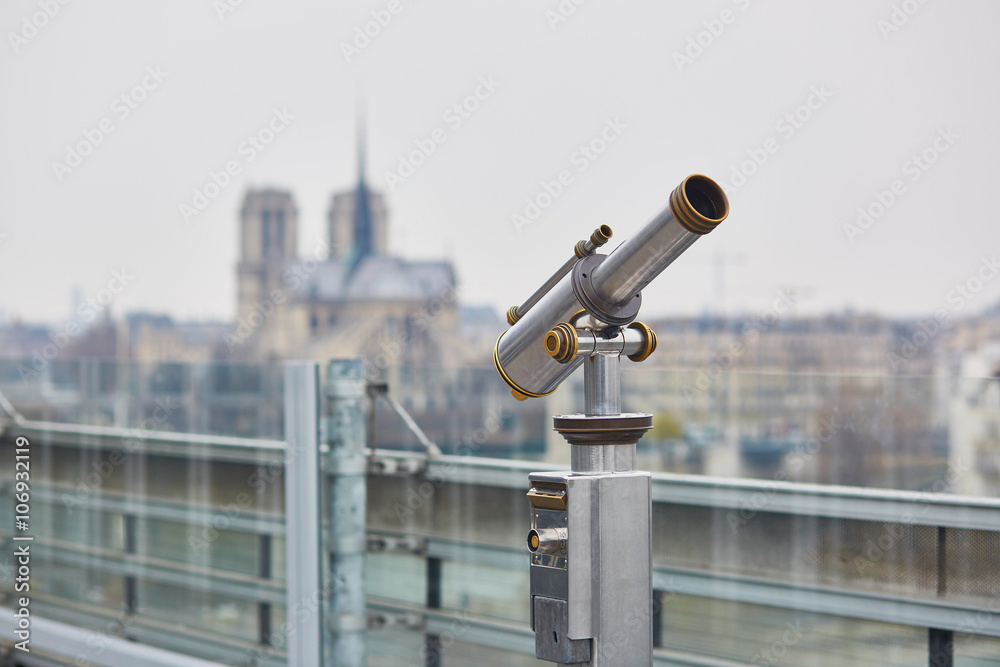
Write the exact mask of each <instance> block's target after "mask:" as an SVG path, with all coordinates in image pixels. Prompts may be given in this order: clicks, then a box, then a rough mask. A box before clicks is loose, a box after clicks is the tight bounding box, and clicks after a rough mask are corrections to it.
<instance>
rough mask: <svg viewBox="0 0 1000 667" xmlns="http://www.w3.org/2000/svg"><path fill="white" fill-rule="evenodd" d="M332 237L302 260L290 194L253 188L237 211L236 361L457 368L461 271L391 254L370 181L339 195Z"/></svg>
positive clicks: (361, 168)
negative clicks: (357, 361) (349, 361)
mask: <svg viewBox="0 0 1000 667" xmlns="http://www.w3.org/2000/svg"><path fill="white" fill-rule="evenodd" d="M327 222H328V225H327V238H326V239H325V240H324V241H320V242H316V243H313V244H311V245H310V250H309V251H307V253H306V255H305V256H299V254H298V247H299V244H298V210H297V208H296V206H295V202H294V199H293V197H292V194H291V193H290V192H287V191H280V190H275V189H270V188H268V189H257V190H250V191H248V192H247V193H246V196H245V197H244V201H243V206H242V208H241V211H240V239H241V240H240V259H239V264H238V266H237V280H238V288H237V312H238V316H237V321H236V323H235V324H234V326H233V329H232V330H231V331H230V332H229V333H227V334H226V335H225V337H224V338H225V343H226V346H227V347H228V350H229V352H230V353H231V355H233V356H234V357H235V358H239V359H243V360H273V359H289V358H307V359H326V358H332V357H345V356H358V357H365V358H367V359H368V360H369V362H371V363H372V364H373V365H374V366H375V367H377V368H379V369H387V368H390V367H397V366H407V365H409V366H424V367H434V366H441V365H443V364H446V363H455V355H453V354H447V355H446V354H444V350H446V349H449V348H452V349H454V348H455V347H456V345H458V319H459V318H458V312H459V309H458V299H457V294H456V282H455V272H454V269H453V267H452V265H451V264H450V263H449V262H445V261H430V262H426V261H410V260H406V259H403V258H400V257H393V256H391V255H390V254H389V252H388V211H387V208H386V205H385V201H384V199H383V197H382V195H381V194H379V193H377V192H375V191H373V190H372V189H371V188H370V187H369V186H368V183H367V181H366V179H365V161H364V148H363V146H362V147H361V148H360V149H359V158H358V182H357V184H356V185H355V187H354V188H352V189H351V190H349V191H346V192H341V193H337V194H335V195H334V196H333V198H332V200H331V202H330V209H329V213H328V215H327Z"/></svg>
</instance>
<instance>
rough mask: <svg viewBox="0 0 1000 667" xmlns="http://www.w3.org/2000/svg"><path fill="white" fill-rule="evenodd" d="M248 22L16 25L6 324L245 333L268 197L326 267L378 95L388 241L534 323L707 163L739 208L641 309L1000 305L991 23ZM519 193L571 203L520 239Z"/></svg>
mask: <svg viewBox="0 0 1000 667" xmlns="http://www.w3.org/2000/svg"><path fill="white" fill-rule="evenodd" d="M238 1H239V0H218V1H217V2H215V3H213V2H212V1H211V0H199V1H194V0H185V1H181V2H170V3H167V2H152V1H147V2H124V1H120V2H110V1H102V0H75V1H74V2H69V3H68V4H67V5H65V6H63V5H61V4H59V3H58V2H57V0H41V1H39V0H35V1H34V2H32V1H24V2H22V1H14V0H6V1H5V2H3V3H2V4H0V27H2V32H3V34H4V43H3V45H2V46H0V90H2V102H0V309H2V310H3V311H5V312H6V314H7V317H8V318H20V319H25V320H29V321H46V322H51V323H59V322H61V321H65V320H66V319H68V318H69V316H70V313H71V307H72V301H71V295H72V292H73V290H74V288H78V289H79V290H80V293H81V294H82V296H84V297H87V296H88V295H94V294H96V293H98V291H99V290H101V289H102V288H105V287H107V286H108V285H109V282H110V281H111V280H112V277H113V272H114V271H119V272H120V271H121V270H122V269H124V270H125V271H126V275H127V276H130V277H129V278H128V280H127V281H126V282H127V283H128V284H127V286H126V287H125V289H124V290H122V291H121V293H120V294H119V295H117V296H116V297H115V301H114V304H113V308H114V311H115V312H116V313H118V314H121V313H123V312H125V311H128V310H136V309H144V310H152V311H156V312H166V313H169V314H172V315H174V316H177V317H181V318H201V319H205V318H208V319H223V318H229V317H231V316H232V315H233V314H234V310H235V308H234V301H235V281H234V270H235V263H236V260H237V238H238V237H237V220H238V209H239V205H240V202H241V199H242V197H243V194H244V192H245V190H246V188H247V187H250V186H263V185H271V186H276V187H279V188H287V189H289V190H291V191H292V192H293V193H294V197H295V200H296V202H297V204H298V207H299V209H300V233H299V241H300V246H301V251H302V253H303V254H306V253H311V252H312V251H313V250H312V249H313V248H315V247H316V246H317V245H322V244H323V243H324V239H323V235H324V224H323V221H324V218H325V215H326V210H327V207H328V202H329V198H330V195H331V194H332V193H333V192H335V191H338V190H341V189H344V188H347V187H349V186H350V185H351V184H352V183H353V182H354V179H355V158H354V140H355V136H354V134H355V133H354V120H355V106H356V98H357V91H358V90H360V89H361V88H362V87H363V88H364V89H365V90H366V91H367V94H366V97H367V108H368V126H369V146H370V157H369V166H368V177H369V180H370V182H371V183H372V184H373V185H374V186H375V187H377V188H380V189H382V190H383V191H385V192H386V195H387V198H388V203H389V206H390V210H391V220H390V225H391V228H390V239H391V240H390V245H391V249H392V250H393V251H394V252H395V253H398V254H400V255H402V256H404V257H408V258H417V259H437V258H449V259H451V260H452V261H453V262H454V263H455V266H456V269H457V273H458V278H459V281H460V284H461V287H462V295H463V299H464V301H465V302H466V303H469V304H490V305H493V306H495V307H497V308H498V309H506V307H508V306H509V305H512V304H513V303H515V302H519V301H521V300H522V299H523V298H524V297H526V296H527V295H528V294H529V293H530V292H531V291H532V290H533V289H534V287H535V286H536V285H537V284H538V283H540V282H541V281H542V280H543V279H544V278H545V277H546V276H547V275H548V274H549V273H550V272H551V271H552V270H553V269H554V268H556V267H557V266H558V265H559V264H561V263H562V261H563V260H564V259H565V258H566V257H568V256H569V253H570V252H571V250H572V246H573V244H574V243H575V242H576V241H577V240H578V239H580V238H583V237H586V236H587V235H589V233H590V231H591V230H592V229H593V228H594V227H595V226H597V225H599V224H601V223H607V224H610V225H611V226H612V227H613V228H614V229H615V232H616V233H615V239H614V240H613V241H612V243H615V242H617V241H620V240H621V239H622V238H624V237H626V236H627V235H628V234H629V233H630V232H631V231H633V230H635V229H637V228H638V227H639V226H640V225H642V224H643V223H644V222H645V221H646V219H648V218H649V217H650V216H651V215H652V214H654V213H655V212H656V211H657V210H659V209H660V208H661V207H662V206H663V205H664V204H665V203H666V202H667V198H668V196H669V193H670V191H671V190H672V189H673V188H674V187H675V186H676V185H677V184H678V183H679V182H680V181H681V180H682V179H683V178H684V177H685V176H687V175H688V174H691V173H704V174H706V175H708V176H711V177H713V178H715V179H716V180H718V181H720V182H723V183H725V184H726V187H727V189H728V190H729V192H730V194H731V208H732V210H731V214H730V217H729V219H728V220H727V221H726V222H725V223H723V224H722V225H721V226H720V227H719V228H718V229H716V231H714V232H713V233H712V234H710V235H709V236H707V237H706V238H704V239H701V240H699V242H698V243H697V244H696V245H695V246H694V247H692V248H691V250H689V251H688V252H687V253H686V254H685V255H684V256H683V257H682V258H681V259H679V260H678V261H677V262H676V264H675V265H673V266H672V267H671V268H670V269H668V271H667V272H665V273H664V274H663V275H662V276H661V277H660V279H659V280H658V281H657V282H655V283H654V284H653V285H652V286H650V287H649V288H647V290H646V292H645V296H644V304H645V313H646V314H647V317H648V316H651V315H668V314H695V313H701V312H703V311H705V310H706V309H709V310H719V309H720V307H724V308H725V310H726V311H728V312H730V313H733V312H748V313H752V312H754V311H756V310H759V309H761V308H764V307H765V306H766V305H767V304H768V303H770V302H771V301H772V300H773V299H774V298H775V292H776V291H777V290H779V289H782V288H791V289H794V290H795V291H796V294H797V295H798V297H797V298H798V303H799V305H798V312H800V313H803V314H806V313H817V312H823V311H828V310H841V309H843V308H845V307H852V308H854V309H857V310H864V311H877V312H881V313H885V314H891V315H911V314H923V313H929V312H932V311H934V310H936V309H947V310H949V311H950V312H958V311H959V307H958V302H959V299H958V298H956V297H955V294H954V293H953V294H952V295H951V298H949V291H950V290H953V289H954V288H955V287H956V285H957V284H959V283H963V284H964V283H966V281H969V280H970V279H971V283H970V284H969V286H968V288H969V290H970V291H969V298H968V299H965V300H964V303H963V304H962V307H961V309H960V314H965V313H969V312H975V311H978V310H982V309H983V308H985V307H988V306H991V305H993V304H994V303H996V301H997V300H998V299H1000V278H997V279H995V280H992V281H991V280H989V278H991V277H992V273H993V272H994V270H993V269H990V268H989V262H990V261H991V258H992V257H993V256H994V254H995V253H1000V232H998V229H997V216H996V213H995V212H994V211H995V210H996V204H995V203H994V202H993V201H992V197H993V195H994V193H996V192H997V191H998V187H997V183H998V182H1000V122H998V118H1000V86H998V83H1000V40H998V39H997V38H996V27H997V25H1000V3H997V2H995V1H990V0H966V1H955V2H947V3H945V2H926V3H925V4H920V3H918V2H917V0H907V1H906V2H902V3H900V2H899V0H895V2H896V6H895V8H894V0H844V1H841V2H824V3H814V2H808V3H806V2H793V1H792V0H716V1H714V2H698V3H695V2H689V3H683V4H682V3H678V2H669V3H666V2H653V1H648V2H611V1H610V0H589V1H588V2H584V3H583V4H582V5H581V6H579V7H577V6H575V5H573V4H572V2H571V0H563V2H562V4H561V5H560V3H559V2H558V1H557V0H549V1H545V0H542V1H541V2H522V1H517V0H508V1H506V2H491V3H487V2H468V1H465V2H458V1H455V2H431V1H430V0H398V4H397V2H396V1H393V2H390V1H389V0H379V1H365V2H301V1H299V2H294V1H288V0H285V1H282V2H277V1H271V2H265V1H264V0H242V3H240V4H238V5H237V2H238ZM49 4H51V6H50V7H49V9H48V11H49V12H50V13H53V14H54V16H52V17H48V16H46V15H45V13H44V12H45V9H44V8H45V7H46V6H48V5H49ZM230 4H232V5H236V6H230ZM560 6H562V7H563V10H564V11H565V12H566V13H567V14H569V16H562V15H561V14H559V13H558V12H559V11H560V9H559V8H560ZM570 8H572V9H574V10H575V11H573V12H572V13H571V14H570V13H569V12H568V11H567V10H568V9H570ZM228 10H231V11H228ZM392 10H397V11H396V13H392ZM907 10H908V11H909V12H910V13H909V14H907V13H906V11H907ZM373 12H374V13H375V14H373ZM376 19H381V21H382V22H383V23H385V25H384V26H378V29H377V30H376V25H374V24H372V25H369V26H368V30H369V32H372V33H377V34H376V36H374V37H372V38H370V39H368V40H367V41H366V40H365V39H361V38H359V37H358V33H357V29H358V28H360V29H361V30H362V31H363V30H365V25H366V23H368V22H370V21H374V20H376ZM557 19H558V20H557ZM562 19H565V20H562ZM37 25H41V27H40V28H38V27H36V26H37ZM699 42H700V44H699ZM345 45H349V47H350V48H348V47H347V46H345ZM483 81H486V82H489V85H486V84H483V83H482V82H483ZM137 86H138V87H139V88H138V89H137V88H136V87H137ZM477 93H478V95H479V97H480V98H481V99H478V100H476V99H469V100H466V98H468V97H469V96H470V95H471V96H475V95H476V94H477ZM123 95H124V96H125V97H124V98H123V97H122V96H123ZM140 98H141V99H140ZM464 100H465V104H466V105H468V107H478V108H475V109H474V110H472V111H468V112H466V111H463V112H462V114H461V115H460V114H459V113H458V112H456V111H454V110H453V111H451V112H449V109H452V108H453V106H454V105H455V104H462V103H463V101H464ZM810 107H811V108H810ZM276 112H277V116H276V115H275V114H276ZM789 114H790V116H789ZM269 126H270V127H269ZM102 127H103V128H104V129H103V130H102ZM109 128H110V130H111V131H110V132H107V131H106V130H107V129H109ZM265 129H267V130H269V131H270V133H269V132H268V131H265ZM435 131H436V132H435ZM602 134H603V135H604V136H603V138H602ZM250 135H260V137H261V138H262V139H267V138H268V137H271V139H272V140H271V142H270V143H268V144H267V145H263V144H262V143H261V144H259V149H258V148H257V147H254V146H253V145H252V144H250V143H244V142H246V141H247V138H248V136H250ZM88 136H89V137H90V139H88ZM435 138H436V139H437V141H435ZM442 138H443V141H441V140H442ZM97 139H99V141H96V140H97ZM92 140H94V141H92ZM81 142H83V143H84V144H85V145H84V146H83V148H82V150H81V151H79V152H87V153H89V154H87V155H81V156H80V157H79V159H75V158H73V157H72V156H68V155H67V153H68V147H77V146H79V145H80V143H81ZM428 142H430V143H431V144H433V145H434V151H433V153H431V154H430V155H429V156H427V157H424V158H423V159H422V160H421V159H420V158H421V157H423V156H417V161H420V162H422V164H420V165H419V166H418V167H416V169H415V170H414V171H413V173H412V174H409V175H406V174H407V173H408V172H406V171H405V170H404V171H403V172H402V173H403V176H401V177H400V178H396V177H389V176H387V174H388V173H394V174H395V175H396V176H400V174H401V172H400V160H401V158H403V159H408V158H407V157H406V156H409V155H410V154H411V152H412V151H414V150H417V145H418V143H419V144H422V145H423V146H424V147H425V149H426V148H427V147H428ZM592 142H593V146H594V150H595V151H596V150H599V149H603V152H601V153H600V154H597V153H596V152H594V153H591V154H590V155H591V156H592V158H593V159H591V157H587V156H586V155H584V154H583V153H582V152H580V147H581V146H587V145H591V144H592ZM88 143H94V144H96V145H94V146H93V147H92V150H91V147H90V146H88V145H86V144H88ZM425 152H427V151H426V150H425ZM921 155H924V158H926V160H927V162H924V161H923V160H924V158H920V156H921ZM914 156H917V157H918V159H920V162H919V163H918V162H917V161H914V160H913V157H914ZM754 157H756V161H757V162H758V163H762V164H760V165H759V166H758V165H757V164H755V163H753V162H746V161H747V160H751V159H753V158H754ZM227 162H232V164H233V165H235V167H236V169H234V171H237V170H238V173H237V174H236V175H235V176H233V177H232V180H231V182H230V183H229V184H228V185H227V186H226V187H223V188H221V189H220V190H219V191H218V192H215V191H214V189H213V188H209V193H210V194H213V195H214V197H211V198H207V199H206V200H205V201H200V200H199V201H198V202H196V201H195V200H196V196H195V189H198V190H200V191H202V192H203V193H204V191H205V186H206V184H208V183H211V174H212V172H219V171H222V170H224V169H225V167H226V164H227ZM74 164H75V165H76V166H73V165H74ZM741 167H742V171H743V172H744V174H750V175H749V177H747V178H745V180H744V179H743V178H740V177H739V171H737V172H735V174H734V168H735V169H737V170H739V169H741ZM563 171H565V172H566V173H564V174H563V177H564V181H565V183H566V184H565V185H562V186H561V191H558V189H557V188H555V187H554V186H552V185H550V186H549V189H550V190H552V191H553V192H556V193H557V194H556V196H554V197H551V198H548V199H547V197H546V195H547V194H548V193H546V189H545V186H544V185H543V183H545V182H552V181H558V178H559V175H560V172H563ZM221 180H223V181H224V180H225V179H224V178H223V179H221ZM896 181H898V182H896ZM894 182H895V183H894ZM893 189H895V192H893ZM880 199H881V200H882V201H881V202H880V201H879V200H880ZM526 200H533V201H535V202H536V204H543V205H547V206H544V207H542V206H540V209H539V212H538V215H537V216H536V217H535V218H534V219H533V220H531V221H530V224H526V225H525V224H522V225H521V226H520V229H518V228H517V225H515V223H514V222H513V220H514V218H513V216H515V215H521V216H525V219H526V220H527V218H528V216H527V213H534V211H532V210H531V209H530V207H528V205H527V203H526ZM196 203H197V204H201V205H203V206H204V209H203V210H200V211H197V213H196V214H194V215H191V214H190V211H188V215H187V217H188V219H189V222H188V223H187V224H186V223H185V220H184V217H185V216H184V213H183V212H182V210H181V207H182V205H187V206H192V207H193V208H194V210H197V208H196V206H195V204H196ZM859 208H862V209H870V211H871V212H872V213H873V216H872V218H871V221H870V222H868V221H867V220H862V223H863V225H864V226H861V225H858V216H859V214H858V209H859ZM879 213H881V215H874V214H879ZM845 225H846V226H847V227H845ZM851 225H855V227H851ZM984 258H985V261H986V265H984ZM720 268H724V270H721V271H720V270H719V269H720ZM977 273H978V274H981V275H980V276H977ZM131 276H134V278H131ZM980 279H982V282H979V281H980ZM118 284H119V283H115V286H117V285H118ZM976 288H978V292H975V289H976ZM720 298H724V304H723V306H720V305H719V299H720Z"/></svg>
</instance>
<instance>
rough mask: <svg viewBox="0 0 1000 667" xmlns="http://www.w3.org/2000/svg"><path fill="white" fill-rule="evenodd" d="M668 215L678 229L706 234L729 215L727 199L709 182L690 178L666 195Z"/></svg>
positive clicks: (700, 177) (699, 175)
mask: <svg viewBox="0 0 1000 667" xmlns="http://www.w3.org/2000/svg"><path fill="white" fill-rule="evenodd" d="M689 188H690V190H691V192H690V194H689V192H688V189H689ZM695 194H697V197H695V199H696V201H697V203H698V206H697V207H696V206H695V205H694V204H692V203H691V196H692V195H695ZM699 208H701V209H702V210H699ZM670 212H671V213H672V214H673V215H674V218H675V219H676V220H677V222H678V223H680V225H681V227H683V228H684V229H686V230H688V231H689V232H691V233H692V234H708V233H709V232H710V231H712V230H713V229H715V228H716V226H717V225H718V224H719V223H720V222H722V221H723V220H725V219H726V216H728V215H729V199H728V198H727V197H726V193H725V191H723V189H722V188H721V187H720V186H719V184H718V183H716V182H715V181H713V180H712V179H711V178H709V177H708V176H702V175H701V174H692V175H691V176H688V177H687V178H685V179H684V180H683V181H681V184H680V185H678V186H677V187H676V188H674V191H673V192H671V193H670ZM710 215H711V216H713V217H710Z"/></svg>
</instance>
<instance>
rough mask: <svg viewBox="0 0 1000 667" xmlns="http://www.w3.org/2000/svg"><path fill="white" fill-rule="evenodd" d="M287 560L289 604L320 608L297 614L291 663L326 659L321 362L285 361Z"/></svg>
mask: <svg viewBox="0 0 1000 667" xmlns="http://www.w3.org/2000/svg"><path fill="white" fill-rule="evenodd" d="M285 442H286V443H287V446H288V450H287V454H286V458H285V479H284V482H285V562H286V563H287V567H286V570H287V575H286V578H287V593H286V605H287V607H286V608H287V609H288V611H289V620H292V618H293V617H292V613H293V610H297V609H318V611H317V612H316V613H313V614H308V615H301V616H296V617H294V622H295V631H294V633H291V632H289V633H288V634H289V636H288V637H287V639H288V641H287V644H288V667H316V665H321V664H323V662H322V656H323V613H322V596H321V593H320V592H321V591H322V589H323V574H322V560H321V540H320V537H321V532H320V530H321V528H320V501H319V490H320V474H319V364H317V363H314V362H305V361H291V362H288V363H286V364H285Z"/></svg>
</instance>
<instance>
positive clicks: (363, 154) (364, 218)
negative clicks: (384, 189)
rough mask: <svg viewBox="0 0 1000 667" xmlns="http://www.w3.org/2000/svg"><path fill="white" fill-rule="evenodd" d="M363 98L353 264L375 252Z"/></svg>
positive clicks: (360, 100) (360, 115)
mask: <svg viewBox="0 0 1000 667" xmlns="http://www.w3.org/2000/svg"><path fill="white" fill-rule="evenodd" d="M365 120H366V119H365V108H364V100H363V99H361V98H360V97H359V101H358V120H357V123H358V125H357V144H358V185H357V188H356V189H355V191H354V253H353V256H354V257H353V258H354V264H355V266H356V265H357V264H358V263H359V262H361V261H362V260H363V259H365V258H366V257H368V256H370V255H373V254H375V239H374V234H375V230H374V221H373V220H372V202H371V191H370V190H369V189H368V184H367V183H366V182H365V163H366V160H367V151H368V147H367V145H366V136H365V135H366V134H367V131H366V130H367V128H366V122H365Z"/></svg>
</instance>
